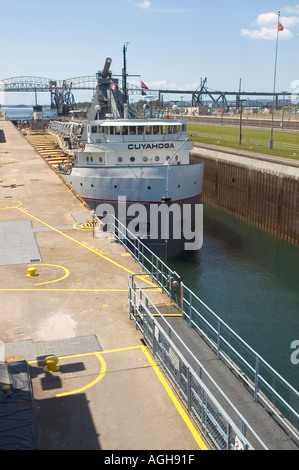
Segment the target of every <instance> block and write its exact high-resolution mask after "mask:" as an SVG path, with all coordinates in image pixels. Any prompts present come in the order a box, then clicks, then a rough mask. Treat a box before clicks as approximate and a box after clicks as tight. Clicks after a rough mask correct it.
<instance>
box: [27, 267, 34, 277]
mask: <svg viewBox="0 0 299 470" xmlns="http://www.w3.org/2000/svg"><path fill="white" fill-rule="evenodd" d="M27 271H28V274H26V276H27V277H33V276H37V274H36V268H28V269H27Z"/></svg>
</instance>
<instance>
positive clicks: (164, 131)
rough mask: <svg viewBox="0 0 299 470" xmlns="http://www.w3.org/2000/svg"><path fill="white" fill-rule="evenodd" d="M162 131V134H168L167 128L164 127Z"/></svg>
mask: <svg viewBox="0 0 299 470" xmlns="http://www.w3.org/2000/svg"><path fill="white" fill-rule="evenodd" d="M161 131H162V134H167V126H162V128H161Z"/></svg>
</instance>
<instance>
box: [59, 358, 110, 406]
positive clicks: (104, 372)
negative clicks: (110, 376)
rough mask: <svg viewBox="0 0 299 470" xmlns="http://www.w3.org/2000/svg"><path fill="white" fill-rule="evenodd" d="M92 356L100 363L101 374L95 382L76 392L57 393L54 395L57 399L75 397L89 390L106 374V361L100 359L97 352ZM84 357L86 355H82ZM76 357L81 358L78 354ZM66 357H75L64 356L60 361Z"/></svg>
mask: <svg viewBox="0 0 299 470" xmlns="http://www.w3.org/2000/svg"><path fill="white" fill-rule="evenodd" d="M92 354H93V355H95V356H96V357H97V358H98V359H99V361H100V363H101V372H100V373H99V375H98V376H97V378H96V379H95V380H93V381H92V382H90V383H89V384H87V385H85V386H84V387H81V388H78V389H77V390H73V391H72V392H65V393H58V394H57V395H56V397H57V398H59V397H66V396H69V395H75V394H77V393H82V392H84V391H85V390H87V389H88V388H91V387H93V386H94V385H96V384H97V383H98V382H99V381H100V380H101V379H102V378H103V377H104V376H105V374H106V370H107V365H106V361H105V360H104V359H103V358H102V356H101V354H100V353H99V352H97V351H96V352H94V353H92ZM84 355H85V356H87V355H88V353H87V354H84ZM77 356H83V354H78V355H77ZM68 357H75V356H64V357H62V358H61V359H67V358H68Z"/></svg>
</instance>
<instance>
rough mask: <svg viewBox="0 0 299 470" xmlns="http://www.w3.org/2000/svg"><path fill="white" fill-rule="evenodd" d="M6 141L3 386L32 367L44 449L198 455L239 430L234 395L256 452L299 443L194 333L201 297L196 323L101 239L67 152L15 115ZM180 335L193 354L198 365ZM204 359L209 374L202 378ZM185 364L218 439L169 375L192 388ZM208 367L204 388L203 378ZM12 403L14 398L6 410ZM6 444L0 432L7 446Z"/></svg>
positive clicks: (0, 181) (1, 131)
mask: <svg viewBox="0 0 299 470" xmlns="http://www.w3.org/2000/svg"><path fill="white" fill-rule="evenodd" d="M0 137H1V143H0V265H1V269H0V278H1V283H0V300H1V316H0V331H1V337H0V385H2V386H3V387H4V388H3V387H2V394H5V393H6V394H7V396H8V394H9V393H10V390H9V377H10V376H12V374H13V371H12V366H13V365H14V364H16V365H19V364H20V365H21V366H22V361H25V362H26V364H28V365H29V369H30V380H31V383H32V390H33V397H34V400H33V404H32V409H33V412H34V418H35V422H36V430H37V448H40V449H49V450H54V449H101V450H162V451H167V450H173V449H176V451H179V450H184V451H190V452H195V451H197V450H206V449H210V448H215V447H214V446H213V445H212V444H213V442H216V441H217V440H219V442H220V441H224V446H225V445H226V444H225V438H226V436H225V433H226V432H227V434H228V435H229V436H231V435H232V434H233V432H235V430H233V429H232V427H231V422H230V416H228V414H229V413H230V411H229V409H228V406H227V401H224V402H222V401H221V400H222V399H223V393H225V394H227V397H229V398H230V400H231V401H232V404H233V405H234V409H233V413H234V414H235V415H237V416H236V417H234V419H236V420H238V419H240V417H241V418H242V420H243V421H242V426H243V428H246V426H247V424H246V423H248V425H250V426H253V428H254V431H256V433H257V436H256V437H258V439H256V442H255V443H254V444H256V447H255V445H254V446H253V447H252V448H257V449H260V448H267V449H271V450H280V449H285V450H287V449H288V450H298V445H297V443H296V439H294V438H291V437H290V436H289V435H287V434H286V432H285V431H284V429H282V427H281V426H280V424H279V423H277V422H276V421H275V420H274V419H272V417H271V413H269V412H268V411H266V409H265V408H262V407H261V405H260V404H259V403H257V402H256V401H255V400H254V399H253V398H252V396H251V395H250V394H249V393H247V390H246V388H245V387H244V383H243V382H242V381H240V380H238V379H237V378H236V377H235V376H234V374H233V373H232V372H231V370H230V369H229V367H227V366H226V365H224V364H223V363H222V362H221V361H219V360H218V358H217V357H216V356H215V353H214V352H213V351H212V350H211V349H210V348H209V347H208V346H207V344H206V341H204V340H203V339H202V338H201V337H200V335H198V334H197V333H196V332H195V330H194V328H191V300H190V304H189V307H190V319H189V323H190V325H188V322H186V321H185V319H184V318H183V314H182V311H183V304H182V309H181V310H180V309H178V305H176V304H175V303H174V302H170V300H171V299H170V298H169V297H168V296H167V295H166V294H163V293H162V292H161V289H160V288H159V286H158V285H157V284H156V283H154V281H153V279H152V278H151V277H150V276H148V275H147V274H146V273H145V272H144V271H142V268H141V266H140V265H139V264H138V263H137V262H136V261H135V260H134V258H133V257H132V256H131V255H130V254H129V253H128V251H126V250H125V248H124V247H123V246H122V245H121V244H120V243H116V241H115V238H114V237H112V236H111V235H109V234H107V233H106V234H102V235H101V236H95V237H94V236H93V235H94V234H93V231H92V228H91V224H90V220H91V213H90V209H89V208H88V206H86V205H85V203H84V202H83V201H82V200H81V199H80V198H79V197H78V195H76V194H74V192H73V191H72V189H71V188H69V187H68V186H67V185H66V184H65V183H64V181H63V180H62V179H61V178H60V176H59V174H58V173H57V172H56V170H55V168H56V164H57V160H55V159H56V158H58V159H59V155H58V156H55V155H54V156H53V154H52V152H50V150H47V151H46V153H47V152H49V155H50V153H51V158H49V160H48V159H47V155H44V154H43V152H42V151H41V149H40V148H39V140H40V138H34V137H33V136H31V137H30V138H29V136H27V139H25V138H24V135H23V134H22V133H21V132H20V131H18V130H17V129H16V128H15V127H14V126H13V124H12V123H11V122H9V121H1V120H0ZM34 147H35V148H36V149H37V150H38V151H39V153H38V152H37V150H35V148H34ZM41 155H43V157H42V156H41ZM137 259H139V258H137ZM128 279H129V289H128ZM135 281H136V282H138V287H136V286H135ZM160 285H161V284H160ZM147 295H149V297H147ZM182 298H183V297H182ZM151 302H152V306H153V308H150V305H151ZM155 312H156V313H155ZM159 312H161V313H162V315H161V314H160V313H159ZM162 317H165V318H167V319H168V323H167V324H166V323H164V322H163V321H162ZM133 319H134V321H135V323H136V326H137V328H135V324H134V321H132V320H133ZM138 326H139V328H138ZM145 327H146V328H145ZM170 330H171V335H170ZM164 332H165V334H164ZM170 336H171V337H170ZM178 337H180V338H181V340H182V341H183V342H184V344H186V345H189V347H190V350H189V352H190V351H192V357H190V359H188V361H189V362H188V363H185V362H184V361H185V359H186V357H183V356H182V350H181V348H182V346H181V345H182V343H181V340H180V342H178V341H177V339H176V338H178ZM152 344H153V347H151V345H152ZM184 347H185V346H184ZM166 351H167V354H165V353H166ZM156 353H158V354H156ZM159 355H160V356H159ZM160 358H161V359H160ZM197 359H199V361H200V362H201V372H200V373H198V375H196V376H192V373H193V372H192V370H193V369H194V370H195V369H196V368H197V367H198V364H199V362H198V361H197ZM163 362H164V364H163ZM193 363H194V365H193ZM185 364H186V375H187V377H188V381H189V382H192V383H193V385H192V389H191V387H190V388H189V387H187V388H186V400H187V402H189V403H190V404H191V402H192V401H193V400H194V402H195V400H196V404H194V405H193V409H195V408H196V410H199V408H200V409H201V411H202V404H203V398H204V399H205V401H206V404H207V401H208V406H206V407H205V408H206V411H207V412H208V414H209V419H210V420H211V422H212V424H213V426H215V427H214V428H213V431H212V432H215V433H217V432H218V430H220V431H221V432H223V436H222V435H220V436H217V437H216V436H215V440H214V441H213V440H212V439H211V436H208V434H209V433H206V432H204V431H202V430H201V428H200V426H198V425H197V424H196V423H195V420H194V419H193V418H194V414H193V415H192V414H191V413H189V412H188V411H187V410H188V409H189V405H188V406H186V407H185V405H184V403H185V402H184V400H183V399H182V396H179V395H178V394H177V393H176V391H175V389H174V388H172V385H171V382H170V381H168V378H166V377H167V376H166V375H164V372H163V371H164V370H165V369H163V367H164V366H166V368H168V369H169V370H170V371H172V373H173V376H174V377H178V380H179V381H180V386H181V387H182V388H181V390H183V389H184V390H185V385H186V384H184V383H183V381H182V377H183V375H182V369H183V367H185ZM22 370H24V367H23V368H22ZM207 373H208V374H209V382H206V383H204V382H203V381H201V378H200V377H199V376H203V375H204V374H207ZM9 374H11V375H10V376H9ZM170 375H171V374H170ZM191 376H192V377H191ZM214 378H215V379H217V380H218V385H217V389H216V388H215V383H214ZM221 390H222V392H221V393H219V391H221ZM12 392H13V390H12ZM206 392H208V393H209V396H208V395H207V393H206ZM0 393H1V387H0ZM12 396H13V394H12ZM215 396H216V398H217V399H216V401H214V397H215ZM5 403H6V395H5V396H4V397H0V409H1V406H4V405H5ZM191 405H192V404H191ZM191 407H192V406H191ZM27 411H28V412H29V413H30V407H28V410H27ZM241 413H242V414H241ZM192 416H193V417H192ZM227 416H228V418H229V420H228V421H225V420H226V417H227ZM244 416H245V418H246V419H245V420H244ZM218 420H219V421H218ZM30 429H31V430H32V422H30ZM243 431H244V429H243V430H242V433H241V436H242V435H243ZM248 434H249V433H248ZM207 436H208V441H207V440H206V437H207ZM236 436H237V434H236ZM233 441H234V439H233ZM2 442H3V441H2V440H1V433H0V448H1V444H2ZM238 443H239V441H238V439H236V440H235V445H234V444H233V447H234V448H237V445H238ZM251 444H252V443H251ZM216 448H217V447H216ZM222 448H225V447H222ZM227 448H231V447H227Z"/></svg>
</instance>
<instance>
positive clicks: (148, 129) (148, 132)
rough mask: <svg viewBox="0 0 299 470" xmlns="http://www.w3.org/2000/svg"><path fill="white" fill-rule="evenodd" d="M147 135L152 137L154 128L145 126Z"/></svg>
mask: <svg viewBox="0 0 299 470" xmlns="http://www.w3.org/2000/svg"><path fill="white" fill-rule="evenodd" d="M145 133H146V135H150V134H151V133H152V127H151V126H145Z"/></svg>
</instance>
